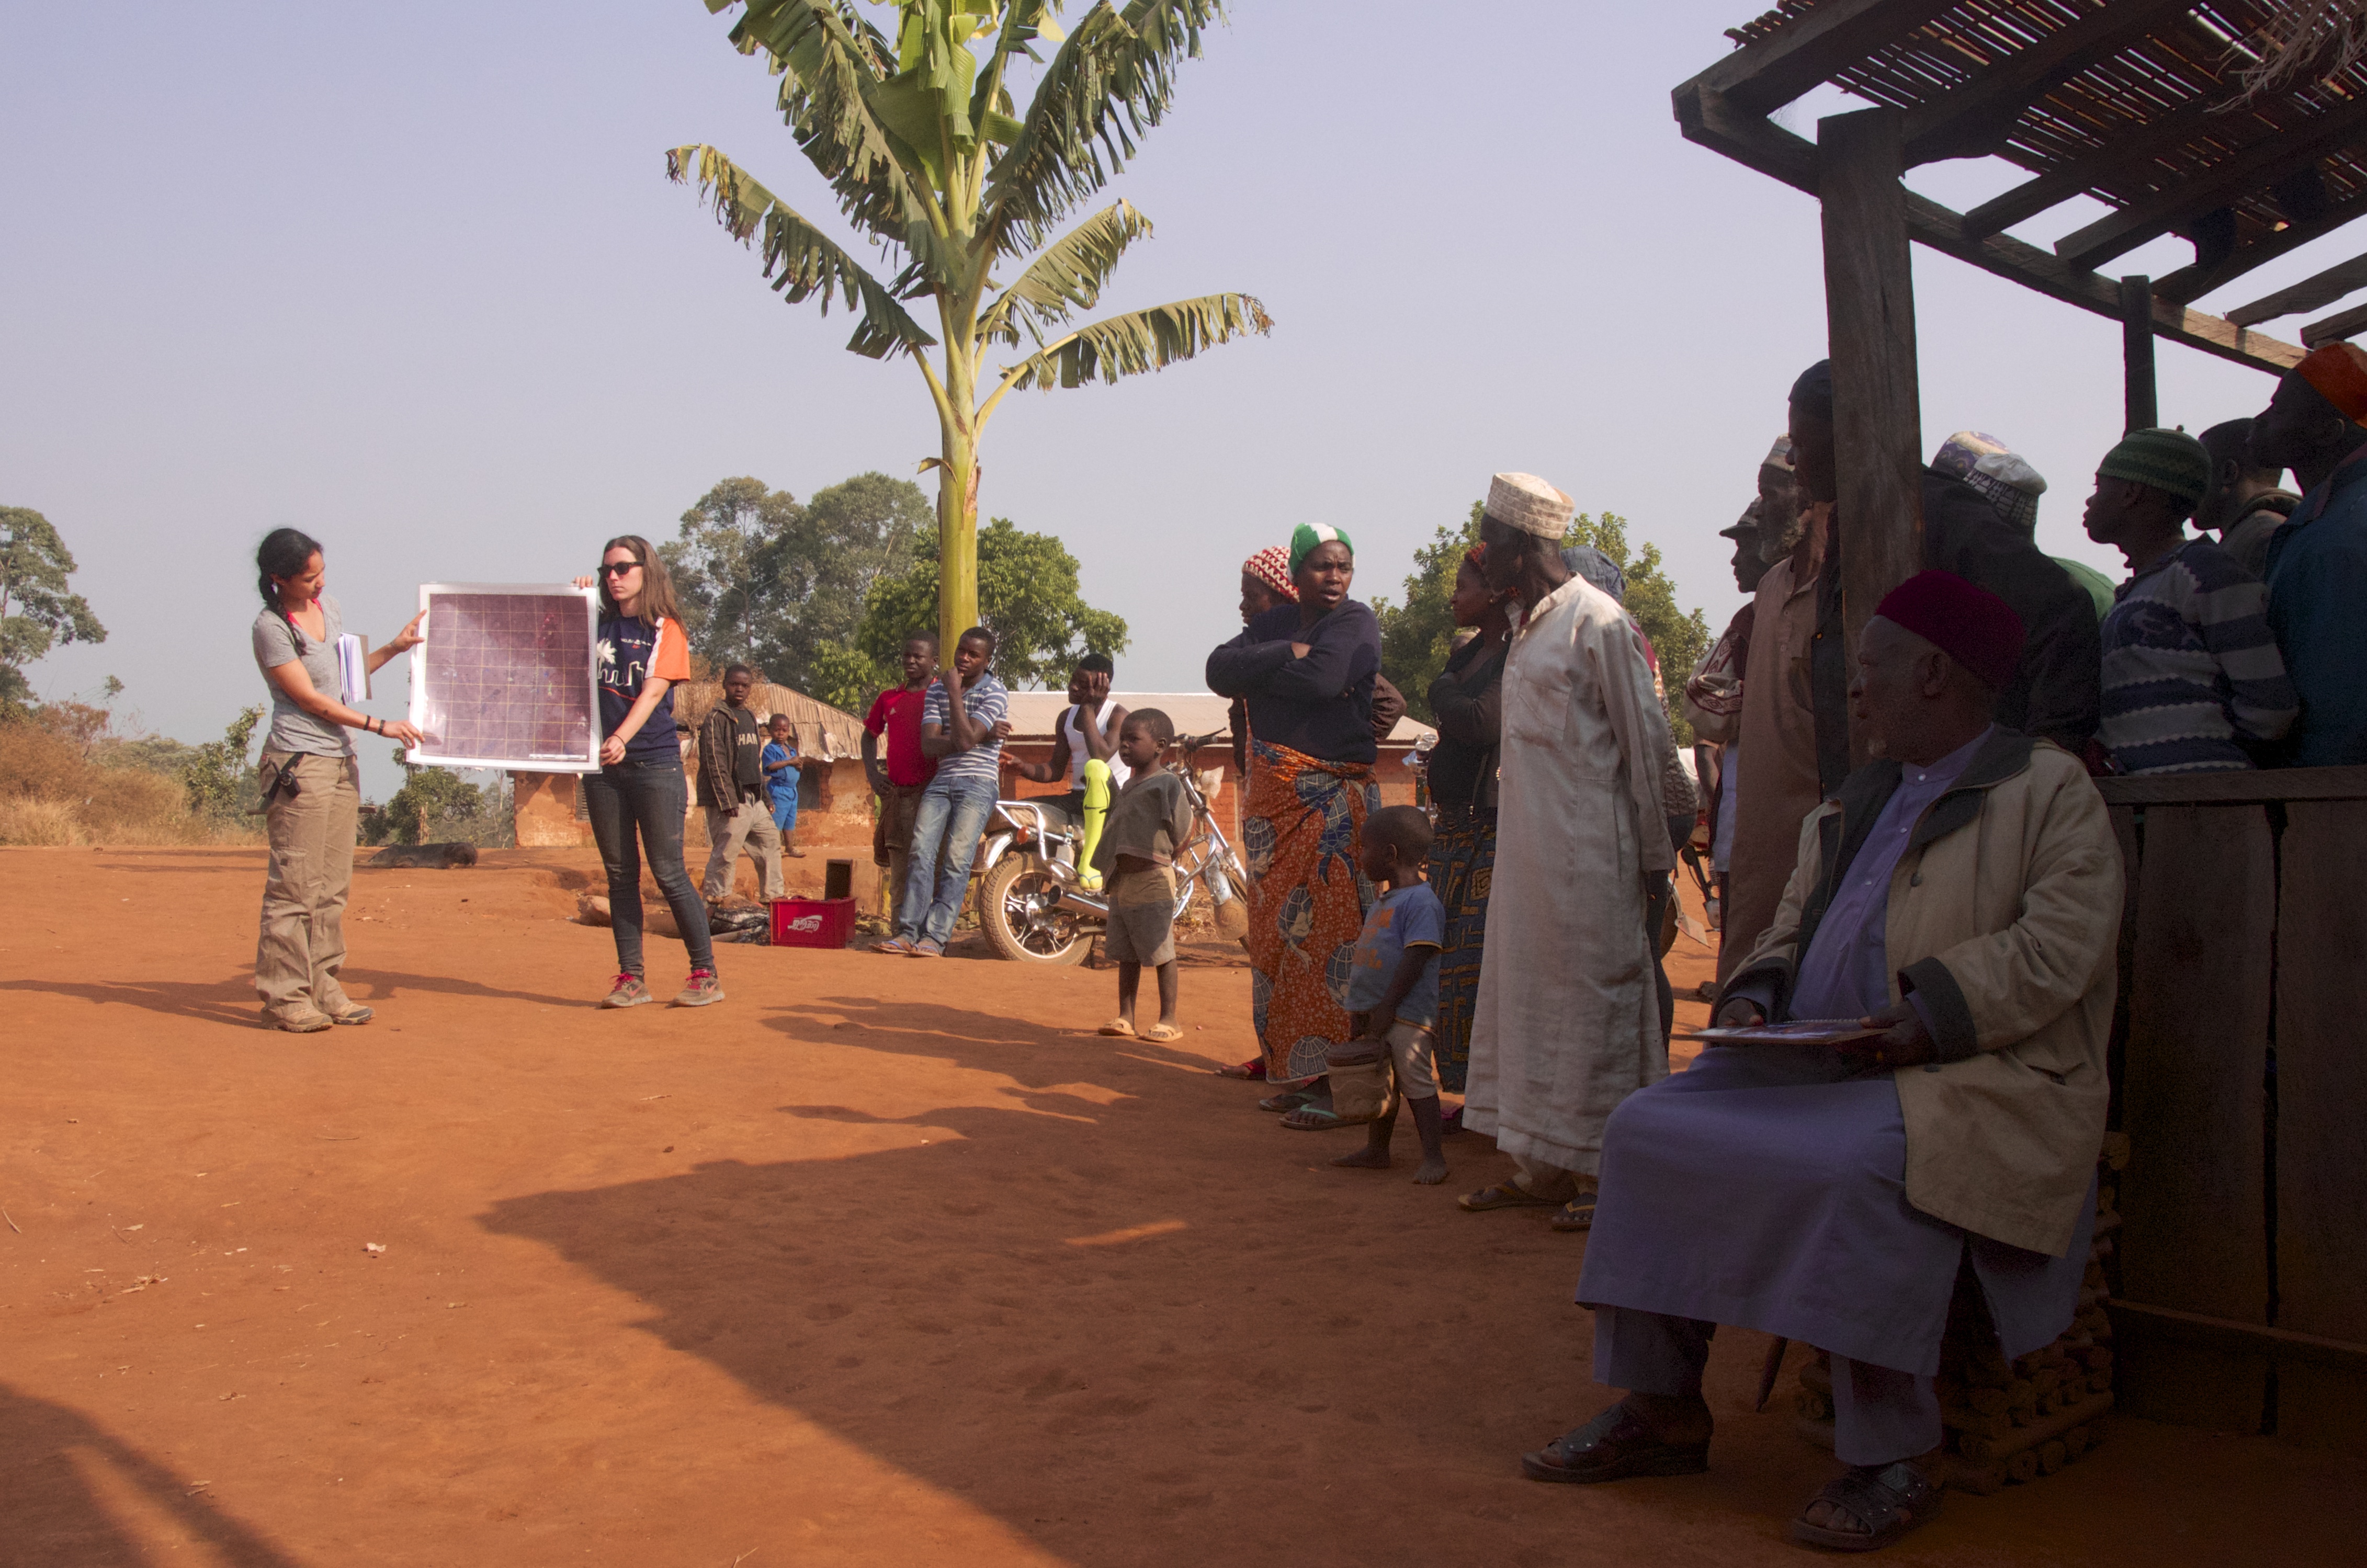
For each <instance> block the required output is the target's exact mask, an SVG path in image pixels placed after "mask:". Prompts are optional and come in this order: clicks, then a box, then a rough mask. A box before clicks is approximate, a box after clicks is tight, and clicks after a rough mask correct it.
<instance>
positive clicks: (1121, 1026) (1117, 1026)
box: [1101, 1018, 1134, 1040]
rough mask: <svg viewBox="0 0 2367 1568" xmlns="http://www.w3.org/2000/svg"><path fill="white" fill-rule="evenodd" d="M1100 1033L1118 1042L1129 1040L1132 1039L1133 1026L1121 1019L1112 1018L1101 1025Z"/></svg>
mask: <svg viewBox="0 0 2367 1568" xmlns="http://www.w3.org/2000/svg"><path fill="white" fill-rule="evenodd" d="M1101 1032H1102V1033H1104V1034H1108V1035H1114V1036H1116V1038H1117V1039H1120V1040H1131V1039H1133V1038H1134V1025H1132V1024H1130V1023H1128V1022H1127V1021H1126V1020H1124V1019H1122V1018H1114V1019H1111V1020H1110V1021H1108V1022H1107V1023H1104V1024H1103V1025H1102V1027H1101Z"/></svg>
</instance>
